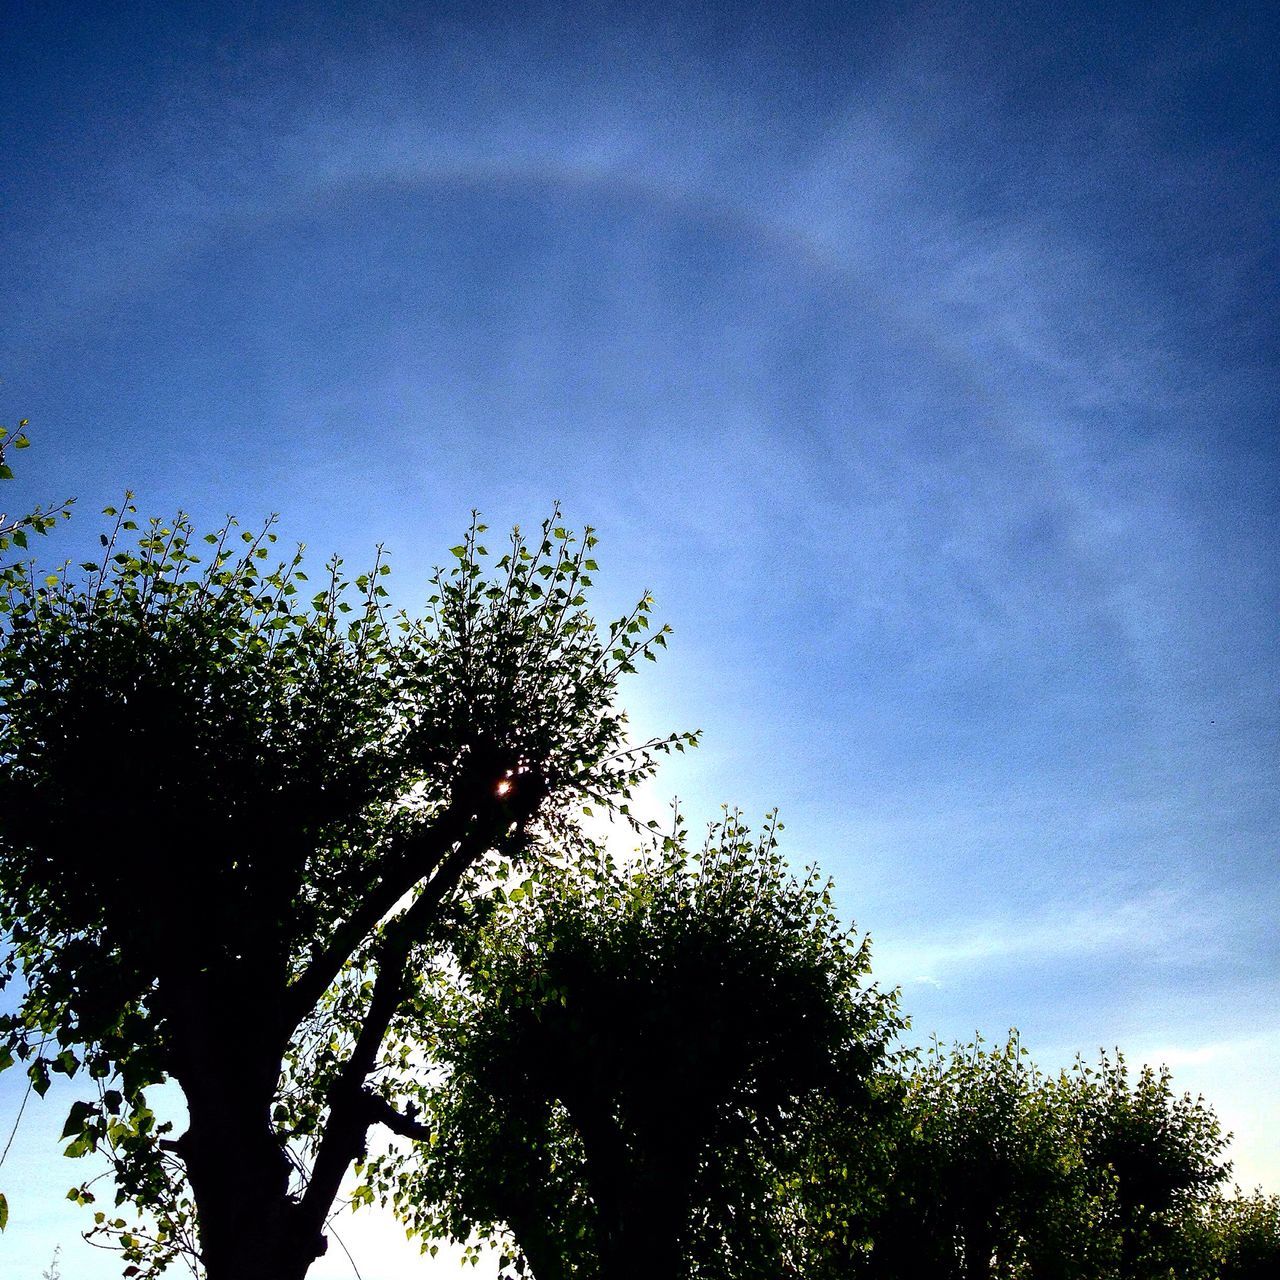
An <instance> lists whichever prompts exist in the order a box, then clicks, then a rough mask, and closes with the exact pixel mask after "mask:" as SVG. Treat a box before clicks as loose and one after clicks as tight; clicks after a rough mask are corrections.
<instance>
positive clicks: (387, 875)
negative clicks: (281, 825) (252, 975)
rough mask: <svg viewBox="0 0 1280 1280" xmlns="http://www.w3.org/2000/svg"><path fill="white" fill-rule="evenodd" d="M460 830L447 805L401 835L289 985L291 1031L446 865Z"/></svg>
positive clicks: (457, 817)
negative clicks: (403, 902) (400, 906)
mask: <svg viewBox="0 0 1280 1280" xmlns="http://www.w3.org/2000/svg"><path fill="white" fill-rule="evenodd" d="M464 830H465V819H463V818H461V815H460V813H459V812H458V809H457V807H456V805H451V806H450V807H449V808H448V809H446V810H445V811H444V812H443V813H442V814H441V815H440V816H439V817H438V818H437V819H436V820H435V821H434V822H432V823H429V824H428V825H426V826H425V827H419V828H418V829H416V830H415V831H413V832H411V833H410V834H409V835H408V836H406V837H404V839H403V841H402V842H401V847H400V849H399V850H398V851H396V852H394V853H391V854H389V855H388V857H387V859H386V861H387V862H388V863H389V864H390V865H389V866H388V867H387V869H386V870H385V871H384V872H383V875H382V879H381V880H380V881H379V882H378V884H377V885H376V886H375V887H374V888H373V889H372V890H371V891H370V892H369V893H368V894H367V895H366V896H365V897H364V898H363V899H362V900H361V902H360V905H359V906H358V907H356V909H355V910H354V911H353V912H352V913H351V915H349V916H348V917H347V918H346V920H344V921H343V922H342V923H341V924H340V925H338V927H337V928H336V929H335V930H334V931H333V937H332V941H331V942H330V943H329V945H328V946H327V947H326V948H325V949H324V950H323V951H322V952H321V953H320V954H319V955H318V956H316V958H315V959H314V960H312V961H311V963H310V964H309V965H307V967H306V968H305V969H304V970H303V971H302V973H301V974H299V975H298V977H297V978H295V979H294V980H293V982H291V983H290V984H289V989H288V992H287V995H286V997H285V1007H284V1019H285V1022H286V1025H287V1029H288V1031H289V1032H290V1033H292V1032H293V1031H294V1030H295V1029H296V1028H297V1027H298V1026H299V1024H300V1023H301V1022H302V1020H303V1019H304V1018H305V1017H306V1016H307V1014H308V1013H310V1012H311V1010H312V1009H314V1008H315V1006H316V1004H317V1003H318V1002H319V1000H320V997H321V996H323V995H324V993H325V992H326V991H327V990H328V989H329V987H330V985H331V984H332V983H333V981H334V979H335V978H336V977H337V976H338V974H339V973H340V972H341V971H342V966H343V965H344V964H346V962H347V961H348V960H349V959H350V958H351V956H352V955H353V954H354V953H355V951H356V948H357V947H359V945H360V944H361V942H363V941H364V940H365V938H367V937H368V936H369V934H370V933H371V932H372V931H373V929H374V928H375V927H376V926H377V924H378V922H379V921H380V920H381V919H382V918H383V916H385V915H386V914H387V912H388V911H390V910H391V909H392V907H394V906H395V905H396V903H397V902H399V901H400V899H401V898H403V897H404V895H405V894H406V893H408V892H409V891H410V890H411V889H413V887H414V886H415V885H416V884H418V883H420V882H421V881H422V880H423V879H425V878H426V877H427V876H429V875H430V874H431V873H432V872H433V871H434V870H436V868H438V867H439V866H440V864H441V863H442V862H444V861H445V859H446V858H447V856H448V853H449V850H450V848H451V847H452V846H453V845H454V844H456V843H457V841H458V839H459V838H460V837H461V836H462V835H463V832H464Z"/></svg>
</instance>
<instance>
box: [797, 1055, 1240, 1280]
mask: <svg viewBox="0 0 1280 1280" xmlns="http://www.w3.org/2000/svg"><path fill="white" fill-rule="evenodd" d="M880 1096H881V1099H882V1105H881V1106H880V1107H879V1108H878V1109H877V1110H876V1111H874V1112H871V1113H868V1112H867V1110H866V1108H865V1107H864V1106H862V1105H861V1104H860V1103H856V1104H855V1105H854V1106H853V1108H852V1110H851V1115H852V1121H853V1123H852V1124H851V1123H850V1122H849V1121H848V1120H844V1119H842V1115H841V1113H842V1110H843V1111H846V1112H849V1111H850V1108H849V1107H848V1106H847V1104H842V1100H841V1095H840V1092H839V1091H835V1092H833V1094H832V1095H831V1097H830V1099H829V1101H828V1105H829V1107H830V1109H831V1115H830V1118H829V1119H827V1120H825V1121H824V1122H823V1123H822V1125H821V1126H820V1127H819V1128H818V1130H817V1133H818V1141H817V1143H816V1144H815V1145H814V1147H813V1149H812V1150H811V1152H810V1154H809V1156H808V1160H809V1169H810V1174H809V1177H808V1178H807V1179H805V1181H804V1184H803V1185H804V1187H805V1192H804V1196H803V1200H804V1204H805V1207H806V1211H805V1213H804V1214H803V1215H802V1219H801V1220H802V1221H803V1222H805V1223H806V1224H807V1232H806V1234H807V1235H808V1237H809V1238H810V1239H812V1240H814V1241H815V1243H814V1245H813V1246H812V1248H811V1251H810V1252H811V1257H812V1259H813V1261H812V1262H811V1265H810V1267H809V1268H808V1271H807V1274H808V1275H810V1276H814V1277H824V1278H825V1277H827V1276H831V1277H835V1276H866V1277H874V1278H875V1280H909V1278H910V1277H915V1276H920V1275H930V1276H936V1277H940V1278H942V1280H946V1278H947V1277H954V1278H955V1280H971V1278H973V1277H984V1278H985V1277H1001V1278H1003V1280H1154V1277H1157V1276H1159V1277H1167V1276H1169V1275H1171V1274H1172V1275H1177V1276H1178V1277H1179V1278H1180V1280H1191V1278H1192V1277H1202V1276H1203V1277H1216V1276H1217V1275H1218V1272H1217V1271H1216V1270H1214V1269H1213V1268H1212V1266H1211V1265H1210V1261H1209V1258H1210V1254H1211V1253H1212V1249H1211V1247H1209V1246H1207V1245H1206V1244H1205V1234H1206V1227H1205V1215H1206V1213H1208V1212H1209V1209H1210V1208H1211V1207H1212V1206H1213V1205H1215V1204H1216V1203H1217V1202H1216V1201H1214V1200H1212V1199H1211V1192H1212V1189H1213V1187H1214V1186H1215V1185H1216V1184H1217V1183H1219V1182H1220V1181H1221V1180H1222V1178H1223V1177H1224V1176H1225V1172H1226V1169H1225V1167H1224V1166H1223V1165H1222V1164H1221V1163H1220V1162H1219V1157H1220V1155H1221V1151H1222V1146H1223V1139H1222V1135H1221V1133H1220V1130H1219V1128H1218V1124H1217V1121H1216V1120H1215V1118H1214V1116H1213V1113H1212V1112H1211V1111H1210V1110H1209V1109H1208V1107H1206V1106H1205V1105H1204V1103H1203V1101H1202V1100H1201V1099H1193V1098H1191V1097H1189V1096H1186V1095H1178V1094H1177V1093H1176V1092H1175V1091H1174V1090H1173V1088H1172V1084H1171V1079H1170V1076H1169V1073H1168V1072H1167V1071H1166V1070H1155V1069H1152V1068H1145V1069H1143V1070H1142V1071H1141V1072H1139V1073H1138V1075H1137V1077H1136V1078H1131V1077H1130V1075H1129V1073H1128V1069H1127V1067H1126V1065H1125V1062H1124V1059H1123V1058H1122V1057H1120V1056H1119V1055H1117V1056H1116V1057H1114V1058H1112V1057H1108V1056H1105V1055H1104V1056H1103V1057H1102V1059H1101V1061H1100V1064H1099V1065H1098V1066H1096V1067H1093V1066H1089V1065H1087V1064H1085V1063H1084V1062H1082V1061H1078V1062H1077V1063H1076V1065H1075V1067H1074V1069H1073V1070H1071V1071H1068V1072H1062V1073H1060V1074H1059V1075H1057V1076H1046V1075H1044V1074H1043V1073H1041V1072H1040V1071H1039V1070H1038V1069H1037V1068H1036V1067H1035V1066H1034V1065H1033V1064H1032V1063H1031V1062H1030V1060H1029V1058H1028V1057H1027V1054H1026V1051H1025V1049H1023V1047H1022V1046H1021V1044H1020V1042H1019V1041H1018V1039H1017V1036H1016V1035H1012V1036H1011V1037H1010V1039H1009V1041H1008V1042H1007V1043H1006V1044H1005V1045H1004V1046H987V1045H985V1044H984V1043H983V1042H982V1041H981V1040H980V1039H977V1040H975V1041H974V1042H973V1043H972V1044H968V1045H957V1046H954V1047H953V1048H952V1049H951V1050H950V1051H949V1052H948V1051H944V1050H943V1049H942V1048H941V1047H940V1046H938V1045H937V1044H936V1043H935V1044H934V1045H933V1047H932V1048H931V1049H930V1050H929V1051H928V1052H926V1053H925V1054H924V1055H923V1056H922V1057H920V1058H919V1059H918V1061H917V1062H916V1063H915V1064H914V1066H912V1067H911V1069H910V1070H909V1071H907V1072H905V1073H904V1074H902V1075H901V1076H900V1077H899V1078H898V1079H897V1080H896V1081H895V1080H894V1079H893V1078H892V1076H891V1075H890V1076H889V1077H888V1078H887V1079H884V1080H882V1082H881V1085H880ZM868 1122H870V1123H868ZM850 1168H855V1169H856V1176H855V1177H854V1178H853V1179H850V1178H849V1176H848V1171H849V1169H850ZM837 1175H843V1176H837ZM1221 1220H1222V1221H1223V1222H1225V1223H1229V1222H1230V1221H1231V1219H1230V1217H1229V1215H1228V1216H1226V1217H1222V1219H1221ZM815 1224H816V1227H817V1228H818V1229H816V1230H815ZM1210 1225H1212V1223H1211V1224H1210ZM833 1227H835V1228H838V1229H836V1230H833ZM1210 1234H1212V1232H1210ZM1219 1234H1220V1235H1224V1238H1225V1234H1229V1232H1227V1231H1226V1228H1224V1230H1223V1232H1220V1233H1219ZM1219 1252H1222V1250H1220V1251H1219Z"/></svg>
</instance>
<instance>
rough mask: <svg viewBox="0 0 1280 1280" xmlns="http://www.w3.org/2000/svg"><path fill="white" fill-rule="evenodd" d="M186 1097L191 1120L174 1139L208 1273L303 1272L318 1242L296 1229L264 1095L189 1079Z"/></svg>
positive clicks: (231, 1279)
mask: <svg viewBox="0 0 1280 1280" xmlns="http://www.w3.org/2000/svg"><path fill="white" fill-rule="evenodd" d="M187 1100H188V1107H189V1110H190V1115H191V1123H190V1126H189V1128H188V1129H187V1132H186V1134H185V1135H184V1136H183V1138H182V1139H181V1141H180V1143H179V1144H178V1147H179V1151H180V1153H181V1155H182V1157H183V1159H184V1161H185V1162H186V1166H187V1173H188V1176H189V1178H190V1181H191V1190H192V1194H193V1196H194V1198H195V1201H196V1209H197V1213H198V1217H199V1228H200V1248H201V1253H202V1255H203V1260H204V1265H205V1270H206V1272H207V1274H208V1280H302V1277H303V1276H305V1275H306V1273H307V1270H308V1268H309V1267H310V1266H311V1264H312V1262H314V1261H315V1259H316V1258H317V1257H319V1256H320V1254H322V1253H323V1252H324V1248H325V1242H324V1239H323V1237H322V1236H321V1235H320V1234H319V1233H317V1232H304V1231H302V1230H301V1229H300V1228H301V1222H300V1217H299V1214H298V1205H297V1202H296V1200H295V1199H294V1198H293V1197H292V1196H290V1194H289V1174H290V1166H289V1159H288V1156H287V1155H286V1153H285V1152H284V1150H283V1149H282V1147H281V1145H280V1143H279V1141H278V1139H277V1138H276V1137H275V1135H274V1134H273V1133H272V1131H271V1125H270V1123H269V1107H270V1098H269V1097H267V1098H266V1099H265V1100H261V1099H255V1098H248V1097H245V1096H243V1095H241V1094H236V1095H234V1096H232V1095H231V1094H230V1093H229V1091H226V1090H219V1089H216V1088H215V1089H200V1088H191V1087H188V1089H187Z"/></svg>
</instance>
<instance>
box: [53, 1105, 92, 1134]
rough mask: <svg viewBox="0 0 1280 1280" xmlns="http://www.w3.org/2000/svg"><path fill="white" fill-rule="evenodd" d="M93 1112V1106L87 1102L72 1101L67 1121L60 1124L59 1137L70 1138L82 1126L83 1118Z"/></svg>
mask: <svg viewBox="0 0 1280 1280" xmlns="http://www.w3.org/2000/svg"><path fill="white" fill-rule="evenodd" d="M92 1114H93V1106H92V1104H90V1103H88V1102H73V1103H72V1104H71V1110H70V1111H69V1112H68V1113H67V1123H66V1124H64V1125H63V1126H62V1132H61V1133H60V1134H59V1135H58V1136H59V1137H60V1138H70V1137H73V1136H74V1135H75V1134H77V1133H79V1132H80V1131H81V1130H82V1129H83V1128H84V1122H85V1120H86V1119H87V1118H88V1117H89V1116H91V1115H92Z"/></svg>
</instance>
